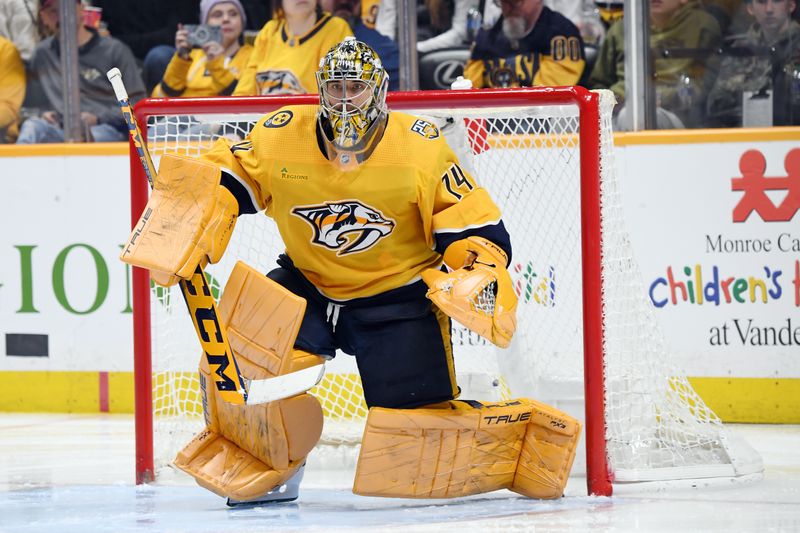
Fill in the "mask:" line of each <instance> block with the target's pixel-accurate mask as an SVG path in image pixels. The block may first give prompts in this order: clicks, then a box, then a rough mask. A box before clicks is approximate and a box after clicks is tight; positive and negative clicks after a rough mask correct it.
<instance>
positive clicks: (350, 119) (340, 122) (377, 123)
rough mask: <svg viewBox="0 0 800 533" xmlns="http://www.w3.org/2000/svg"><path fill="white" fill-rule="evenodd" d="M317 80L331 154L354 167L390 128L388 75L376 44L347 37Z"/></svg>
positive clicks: (332, 51)
mask: <svg viewBox="0 0 800 533" xmlns="http://www.w3.org/2000/svg"><path fill="white" fill-rule="evenodd" d="M317 84H318V85H319V100H320V110H319V115H318V120H319V124H320V129H321V130H322V134H323V137H324V141H325V148H326V150H327V153H328V158H329V159H330V160H332V161H335V162H336V163H337V164H338V165H339V166H341V167H342V168H343V169H345V170H349V169H352V168H355V167H356V166H357V165H358V164H359V163H360V162H362V161H364V160H366V159H367V158H368V157H369V155H370V154H371V153H372V150H374V149H375V146H376V145H377V143H378V141H379V140H380V138H381V137H382V135H383V130H384V129H385V127H386V118H387V116H388V115H387V113H388V109H387V107H386V91H387V88H388V85H389V76H388V75H387V74H386V71H385V70H384V68H383V65H381V60H380V58H379V57H378V54H376V53H375V51H374V50H373V49H372V48H370V47H369V46H367V45H366V44H364V43H362V42H361V41H357V40H356V39H355V37H346V38H345V39H344V40H343V41H342V42H341V43H339V44H337V45H336V46H334V47H333V48H331V49H330V50H329V51H328V53H327V54H325V57H323V58H322V60H321V61H320V63H319V70H318V71H317Z"/></svg>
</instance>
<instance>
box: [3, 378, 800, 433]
mask: <svg viewBox="0 0 800 533" xmlns="http://www.w3.org/2000/svg"><path fill="white" fill-rule="evenodd" d="M181 374H186V376H181V378H182V380H183V381H184V383H187V382H188V381H189V380H190V379H192V378H193V377H194V373H193V372H182V373H181ZM99 376H100V372H68V371H53V372H43V371H29V372H25V371H20V372H0V412H25V413H30V412H57V413H97V412H99V411H100V377H99ZM173 377H174V376H173ZM183 378H185V379H183ZM195 379H196V378H195ZM689 381H690V382H691V384H692V386H693V387H694V388H695V390H696V391H697V393H698V394H699V395H700V396H701V397H702V398H703V400H704V401H705V402H706V403H707V404H708V406H709V407H710V408H711V409H712V410H713V411H714V412H715V413H716V414H717V415H718V416H719V417H720V418H721V419H722V421H723V422H737V423H759V424H800V378H776V379H772V378H707V377H703V378H689ZM325 390H329V391H331V393H330V394H329V395H328V394H326V393H325V392H323V391H325ZM311 392H312V393H315V394H316V395H317V397H318V398H319V399H320V402H321V403H322V404H323V410H324V411H325V412H326V414H330V413H333V414H334V415H336V416H338V417H342V418H349V417H353V416H366V407H365V406H364V405H363V403H361V404H359V405H358V406H357V407H354V404H353V403H352V402H353V400H354V399H356V398H360V397H361V396H362V393H361V382H360V381H359V380H358V376H357V375H355V374H353V375H349V374H347V375H340V374H328V375H326V376H325V378H324V379H323V381H322V383H321V384H320V386H319V387H316V388H315V389H312V390H311ZM108 396H109V402H108V404H109V412H110V413H133V373H132V372H109V373H108ZM184 399H186V400H189V403H193V402H194V401H198V400H199V396H196V392H195V393H192V392H187V393H186V396H184V397H183V398H181V400H184ZM160 407H163V406H160ZM197 414H199V413H197Z"/></svg>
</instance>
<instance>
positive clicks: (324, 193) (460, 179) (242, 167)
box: [204, 106, 500, 300]
mask: <svg viewBox="0 0 800 533" xmlns="http://www.w3.org/2000/svg"><path fill="white" fill-rule="evenodd" d="M204 157H205V159H207V160H209V161H212V162H214V163H216V164H217V165H219V166H220V167H221V168H222V169H223V171H224V172H227V173H228V174H230V175H231V176H232V177H233V178H235V179H236V181H237V182H239V183H240V184H242V185H243V186H244V187H243V188H244V189H246V190H247V193H248V195H249V196H250V198H252V202H253V205H254V206H256V208H257V209H258V210H266V214H267V215H268V216H270V217H272V218H273V219H274V220H275V222H276V224H277V226H278V230H279V231H280V234H281V237H282V239H283V242H284V244H285V246H286V253H287V254H288V255H289V257H291V258H292V260H293V261H294V263H295V265H296V266H297V267H298V268H299V269H300V270H301V271H302V272H303V274H304V275H305V276H306V277H307V278H308V279H309V280H310V281H311V282H312V283H313V284H314V285H316V286H317V287H318V288H319V290H320V291H321V292H322V293H323V294H324V295H325V296H327V297H329V298H331V299H334V300H349V299H352V298H361V297H367V296H373V295H376V294H379V293H382V292H385V291H387V290H390V289H394V288H397V287H401V286H403V285H407V284H409V283H413V282H415V281H417V280H418V279H420V274H421V272H422V271H423V270H425V269H426V268H435V267H438V266H439V265H440V264H441V254H440V253H439V251H437V248H436V241H437V234H438V233H440V232H445V233H446V232H455V233H458V232H460V231H464V230H466V229H469V228H476V227H480V226H483V225H492V224H497V223H498V222H499V220H500V211H499V209H498V208H497V206H496V205H495V204H494V202H493V201H492V199H491V198H490V197H489V194H488V193H487V192H486V190H485V189H483V188H481V187H480V186H479V184H478V183H477V181H476V180H475V178H474V177H473V176H471V175H469V173H467V172H465V171H464V170H463V169H462V168H461V167H460V165H459V163H458V161H457V159H456V157H455V155H454V153H453V151H452V150H451V149H450V147H449V146H448V145H447V142H446V141H445V140H444V137H443V136H442V135H441V133H440V132H439V130H438V128H437V127H436V126H435V125H434V124H432V123H431V122H429V121H427V120H424V119H422V118H418V117H414V116H411V115H406V114H403V113H397V112H393V113H391V114H390V116H389V122H388V125H387V127H386V131H385V133H384V135H383V138H382V139H381V141H380V143H379V144H378V146H377V148H376V149H375V151H374V152H373V153H372V155H371V156H370V157H369V159H368V160H367V161H366V162H363V163H362V164H360V165H359V166H358V168H357V169H355V170H351V171H345V170H341V169H340V168H339V167H337V166H335V165H333V164H332V163H331V162H329V161H328V160H327V159H326V158H325V156H324V155H323V153H322V150H320V147H319V146H318V143H317V140H316V106H290V107H285V108H282V109H280V110H278V111H276V112H274V113H272V114H270V115H268V116H266V117H264V118H262V119H261V120H260V121H259V122H258V123H257V124H256V125H255V126H254V127H253V130H252V131H251V133H250V135H249V137H248V138H247V139H246V140H245V141H242V142H240V143H236V144H230V142H229V141H225V140H220V141H219V142H218V143H217V144H216V145H215V146H214V148H213V149H212V150H211V151H210V152H209V153H207V154H206V155H205V156H204ZM256 216H261V215H256Z"/></svg>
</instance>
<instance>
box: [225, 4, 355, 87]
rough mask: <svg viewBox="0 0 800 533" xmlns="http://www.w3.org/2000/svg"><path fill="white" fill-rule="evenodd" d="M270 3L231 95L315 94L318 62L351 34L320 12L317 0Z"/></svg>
mask: <svg viewBox="0 0 800 533" xmlns="http://www.w3.org/2000/svg"><path fill="white" fill-rule="evenodd" d="M273 2H274V5H273V10H272V12H273V19H272V20H270V21H269V22H267V23H266V24H265V25H264V27H263V28H262V29H261V31H260V32H259V33H258V36H257V37H256V41H255V50H254V51H253V54H252V55H251V56H250V62H249V63H248V64H247V68H246V70H245V72H244V73H243V74H242V76H241V78H240V79H239V84H238V85H237V86H236V89H235V90H234V92H233V94H235V95H253V94H263V95H267V94H303V93H314V92H316V91H317V78H316V72H317V68H318V67H319V61H320V59H321V58H322V57H323V56H324V55H325V54H326V53H327V52H328V50H330V49H331V48H332V47H333V46H334V45H336V44H339V43H340V42H341V41H342V40H343V39H344V38H345V37H347V36H350V35H353V32H352V31H351V30H350V26H349V25H348V24H347V22H346V21H345V20H343V19H341V18H339V17H334V16H332V15H331V14H330V13H326V12H324V11H322V8H321V7H320V6H319V4H318V2H317V0H273Z"/></svg>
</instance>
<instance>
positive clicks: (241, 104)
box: [131, 87, 758, 495]
mask: <svg viewBox="0 0 800 533" xmlns="http://www.w3.org/2000/svg"><path fill="white" fill-rule="evenodd" d="M387 102H388V105H389V107H390V108H391V109H392V110H398V111H405V110H413V111H414V112H415V113H421V114H424V115H425V116H427V115H428V113H432V114H435V115H436V116H449V115H451V114H452V115H453V116H455V117H457V118H456V119H455V120H454V122H455V123H456V124H457V125H458V124H463V125H464V128H463V130H464V131H462V132H461V136H462V137H464V136H466V141H464V144H465V146H466V147H467V148H466V151H467V152H470V151H471V153H469V154H467V157H475V158H476V159H479V158H480V157H482V155H481V152H483V151H484V150H485V149H487V148H491V147H492V146H493V147H495V148H496V150H495V151H496V152H498V153H500V152H509V153H514V152H516V151H523V149H524V150H527V151H530V152H531V153H532V154H535V153H536V152H537V151H539V152H542V153H544V152H548V151H549V150H550V149H551V148H552V147H554V146H555V147H560V146H561V145H564V146H568V148H569V150H570V152H569V153H567V154H566V155H558V156H555V157H554V158H553V159H552V160H550V161H549V162H548V163H546V164H543V165H541V167H540V166H538V164H536V165H533V164H529V163H528V162H522V161H523V160H520V161H521V162H520V163H515V165H516V167H520V166H527V165H530V166H532V167H533V166H535V167H536V174H535V175H534V176H533V177H532V179H536V180H538V179H540V178H541V179H547V176H546V174H547V173H548V172H551V171H552V172H554V173H555V172H560V170H559V169H558V167H559V165H560V164H561V162H563V163H564V165H565V166H570V165H572V164H573V163H574V162H573V161H572V158H576V159H577V161H578V163H577V167H578V168H579V172H578V174H579V175H578V176H576V179H577V180H578V181H579V183H578V185H577V191H578V193H577V195H578V196H579V198H577V199H575V200H573V201H579V204H578V205H579V207H578V209H577V210H576V211H575V212H576V214H577V213H578V212H579V215H578V216H579V221H576V222H575V225H576V228H575V231H574V232H578V231H577V226H578V225H579V234H580V235H579V239H580V243H579V255H580V257H577V258H576V259H575V260H576V261H577V262H579V263H580V267H579V273H578V274H577V275H578V276H579V277H580V281H579V282H578V284H579V285H580V287H579V289H577V288H576V289H575V290H576V291H578V292H577V293H576V295H577V296H575V299H579V300H580V318H578V320H579V321H580V326H581V329H582V332H581V336H582V343H581V344H582V358H581V359H582V360H581V361H580V364H582V367H583V368H582V369H581V370H579V371H580V372H581V374H582V375H581V377H580V381H581V382H582V388H583V391H582V392H583V395H584V398H585V401H584V406H585V407H584V409H585V411H584V412H583V413H576V412H574V411H573V412H571V413H570V414H572V415H573V416H579V417H580V418H583V419H584V421H585V433H584V438H585V442H586V454H585V455H586V462H585V468H586V476H587V480H586V481H587V486H588V491H589V493H590V494H598V495H610V494H611V493H612V482H619V480H620V476H622V478H624V481H626V482H627V481H629V480H630V481H639V480H641V481H659V480H664V479H671V477H670V476H676V477H679V478H687V477H692V476H691V475H692V474H699V475H698V477H712V475H714V474H717V475H719V476H720V477H737V476H739V475H747V474H752V473H754V472H755V471H756V470H758V468H757V465H756V466H752V467H750V468H745V469H743V470H742V469H739V471H737V470H736V468H735V465H734V466H732V467H731V468H721V467H720V468H717V467H718V466H720V465H717V464H714V465H713V468H711V469H710V470H708V469H706V470H703V471H700V470H699V469H697V468H694V463H692V461H695V460H697V461H699V462H701V463H702V462H704V460H705V459H704V458H700V459H694V452H691V454H692V458H691V459H687V460H685V461H684V462H686V463H687V467H688V470H687V469H686V468H684V465H683V464H681V465H679V466H680V469H681V470H682V471H683V470H687V471H688V472H689V474H690V475H687V474H686V473H682V474H680V475H679V474H678V473H677V468H676V467H675V466H673V465H671V464H666V465H665V466H657V467H656V468H655V470H657V471H658V473H657V474H655V475H652V476H648V475H644V476H643V474H642V473H641V472H642V471H643V470H647V469H648V468H649V465H645V466H644V467H641V468H640V466H638V465H640V464H644V463H647V461H648V460H638V459H636V458H633V460H631V461H630V463H631V464H635V465H636V466H633V467H631V469H630V471H629V470H628V469H627V464H628V461H629V458H628V455H630V453H632V452H630V449H631V448H635V447H636V446H637V445H638V444H634V443H632V442H633V441H632V439H634V440H635V439H638V438H639V437H629V436H625V437H620V438H618V437H616V436H615V435H613V434H612V430H614V431H616V430H615V429H614V428H616V427H617V426H618V425H619V424H620V421H619V420H617V419H618V418H620V415H618V414H614V417H615V418H614V420H612V421H611V424H609V423H608V421H607V412H608V409H607V408H609V407H610V408H612V409H619V408H620V407H622V406H620V405H617V404H625V403H626V402H627V401H628V400H626V399H621V400H613V401H612V404H614V405H612V406H608V405H607V394H608V393H610V392H609V390H610V388H612V386H610V385H609V384H608V383H607V382H606V376H605V375H604V372H605V371H606V367H607V364H608V361H607V360H606V358H607V357H608V342H607V339H606V329H607V326H606V324H604V320H608V312H607V311H608V309H607V305H608V302H607V301H605V302H604V283H608V275H607V272H605V273H604V265H603V260H604V255H606V254H604V244H605V243H604V237H605V236H604V232H603V223H604V217H605V218H608V215H604V212H603V206H604V202H605V203H606V204H608V202H607V201H605V200H604V199H603V194H604V190H605V187H609V186H610V185H606V184H604V182H603V180H606V181H607V182H609V183H610V182H611V181H614V182H615V180H616V176H615V175H614V171H613V140H612V139H611V127H610V124H611V119H610V117H611V108H612V107H613V97H612V96H610V94H609V93H606V94H602V93H599V92H591V91H587V90H585V89H583V88H580V87H540V88H525V89H487V90H467V91H425V92H405V93H390V94H389V97H388V99H387ZM609 102H610V103H609ZM317 103H318V97H317V96H316V95H301V96H276V97H223V98H185V99H147V100H144V101H142V102H139V104H137V105H136V107H135V112H136V115H137V118H138V120H139V122H140V124H142V125H145V124H151V123H152V122H153V117H161V118H160V119H159V120H168V117H177V116H190V117H194V119H197V118H198V117H201V116H216V117H220V116H222V117H224V116H226V115H231V116H233V115H263V114H266V113H268V112H270V111H273V110H276V109H278V108H280V107H282V106H285V105H298V104H308V105H316V104H317ZM494 109H497V110H499V111H498V114H497V115H486V116H484V115H483V114H482V113H483V110H487V112H490V111H492V110H494ZM531 109H535V110H536V112H535V113H533V114H532V115H531V116H530V118H518V117H521V116H525V113H527V112H528V110H531ZM565 109H569V110H570V111H569V113H572V114H569V117H570V118H569V119H568V121H566V120H567V119H563V118H562V115H560V113H563V112H564V110H565ZM462 110H467V111H462ZM473 110H479V111H473ZM550 110H554V112H553V114H552V118H551V115H550V114H549V112H550ZM564 116H567V115H564ZM164 117H167V118H164ZM460 117H463V120H460ZM487 117H488V118H487ZM234 121H235V119H234ZM565 121H566V122H565ZM487 123H491V124H494V125H493V126H491V127H489V128H487V127H486V124H487ZM497 124H500V126H498V125H497ZM508 124H512V126H508ZM534 127H535V128H537V129H536V130H535V131H533V129H532V128H534ZM503 128H505V129H503ZM143 129H144V128H143ZM488 130H493V131H488ZM501 130H502V131H501ZM487 139H488V140H487ZM520 139H524V142H525V143H527V144H525V145H524V146H522V145H520V144H519V143H520ZM565 139H566V140H565ZM165 142H167V141H165ZM169 142H171V141H169ZM504 143H506V144H504ZM511 143H513V144H511ZM490 145H491V146H490ZM314 147H315V144H313V143H310V147H309V149H314ZM509 147H511V148H509ZM454 149H455V148H454ZM165 151H170V148H166V149H165ZM456 151H457V153H459V151H458V150H456ZM459 155H461V154H459ZM489 159H490V158H489ZM492 164H497V163H492ZM490 168H491V167H490ZM503 168H505V167H498V169H497V170H495V171H491V172H489V174H497V176H495V178H496V179H502V176H501V175H502V174H504V173H505V172H506V170H503ZM525 172H527V170H526V171H525ZM484 174H487V173H486V172H484ZM476 177H477V178H478V180H479V181H483V180H484V178H485V177H486V176H485V175H481V172H478V173H477V174H476ZM559 179H560V178H559ZM553 181H554V184H553V185H554V186H557V187H560V186H561V185H560V184H559V182H558V179H554V180H553ZM616 187H617V186H616V185H613V187H612V188H611V189H610V190H612V191H613V192H614V193H615V194H616ZM487 188H488V189H489V192H490V194H493V193H494V190H493V187H492V185H491V184H489V185H487ZM514 194H515V191H514V190H513V189H509V191H508V193H507V196H508V197H509V198H512V197H513V196H514ZM148 195H149V190H148V185H147V180H146V178H145V175H144V172H143V170H142V168H141V166H140V164H139V162H138V157H137V156H136V153H135V148H134V147H133V145H131V208H132V212H131V215H132V224H135V223H136V221H137V220H138V217H139V215H140V214H141V212H142V210H143V209H144V206H145V204H146V202H147V198H148ZM493 196H494V194H493ZM612 207H613V206H612ZM501 209H503V210H504V218H505V217H506V216H508V215H506V210H505V208H504V206H502V205H501ZM520 209H523V212H524V211H525V207H522V208H520ZM511 216H523V215H515V214H513V213H512V214H511ZM535 229H536V228H530V230H531V231H533V230H535ZM554 231H557V230H554ZM514 236H515V235H514V233H512V242H513V240H514ZM515 246H516V244H515ZM229 253H230V252H229ZM528 268H530V264H528ZM518 270H524V266H520V267H518ZM607 270H608V269H607V268H606V271H607ZM536 275H537V274H536V273H533V274H530V273H529V274H527V276H528V277H527V278H525V279H526V280H527V281H528V282H529V283H528V285H527V289H526V288H525V287H523V285H524V284H518V285H519V286H518V289H519V290H518V292H525V291H526V290H527V291H528V292H527V293H526V295H527V296H528V297H529V299H530V296H531V292H532V291H533V290H534V289H531V284H530V281H531V279H533V278H534V277H536ZM520 276H521V277H524V276H526V273H525V272H521V273H520ZM552 277H554V276H552ZM132 279H133V308H134V335H133V336H134V352H135V359H134V379H135V395H136V402H135V406H136V407H135V409H136V481H137V483H143V482H150V481H153V480H154V479H155V477H156V470H157V468H156V466H157V465H156V461H155V460H154V457H155V455H156V450H155V449H154V444H153V443H154V415H153V412H154V396H153V390H154V373H153V370H152V369H153V357H152V346H153V338H152V336H151V332H152V331H153V327H154V326H156V325H155V324H154V323H153V320H152V316H151V309H152V303H151V296H152V295H153V294H155V293H156V292H155V291H157V290H156V289H151V285H150V280H149V276H148V273H147V271H144V270H142V269H138V268H134V269H133V277H132ZM553 285H554V284H553ZM552 290H553V291H555V289H552ZM634 292H635V291H634ZM533 296H534V297H535V296H536V295H535V294H534V295H533ZM639 296H641V298H642V299H643V298H644V293H642V294H641V295H639ZM553 307H554V306H553ZM187 320H188V318H187ZM535 321H537V319H536V318H532V319H530V322H531V323H533V322H535ZM525 327H526V321H525V320H524V319H523V320H521V322H520V329H523V328H525ZM567 330H568V331H569V328H567ZM519 333H520V332H519V330H518V336H519ZM522 334H523V336H524V335H525V332H524V331H523V332H522ZM562 335H565V336H566V335H569V333H568V332H565V333H562ZM515 342H516V341H515ZM520 342H523V341H520ZM537 346H538V344H537V341H531V344H530V345H528V344H526V345H524V348H523V349H521V350H519V351H518V352H517V353H522V357H523V358H527V357H529V356H528V353H530V352H534V351H536V347H537ZM191 348H192V349H194V350H195V352H196V353H197V354H199V346H198V345H196V344H195V345H194V346H191ZM482 349H483V348H482ZM543 351H544V350H543ZM558 351H559V350H555V352H556V360H558V353H557V352H558ZM340 357H346V356H338V357H337V359H340ZM498 357H501V356H498ZM530 357H533V356H530ZM458 364H459V363H458V361H457V366H458ZM526 364H527V363H526ZM537 364H538V363H537ZM523 368H527V367H523ZM665 368H666V367H665ZM626 380H630V381H635V380H636V379H635V378H630V377H626V378H624V379H621V380H620V381H626ZM498 381H500V382H503V378H500V379H499V380H498V379H494V380H493V381H492V383H493V384H494V385H495V386H497V383H498ZM655 381H656V382H657V383H658V385H656V386H655V388H659V390H661V388H662V385H661V382H662V381H666V382H667V384H666V385H664V386H663V392H662V393H661V395H662V396H664V395H666V396H670V395H671V394H672V393H671V392H670V391H677V393H676V394H677V395H678V396H680V401H681V402H684V403H688V404H690V405H691V408H689V409H688V410H687V409H684V408H683V406H682V404H681V405H679V406H678V407H677V408H675V409H676V410H677V411H680V413H681V414H680V416H674V417H671V416H669V415H668V414H667V413H668V412H671V410H673V408H672V407H668V408H663V409H661V408H660V409H659V413H657V414H656V415H655V417H656V419H658V420H659V422H655V423H654V424H660V423H661V422H660V420H661V419H663V418H675V419H678V418H680V419H685V418H687V415H686V414H685V413H686V412H691V414H692V416H696V417H697V418H698V423H697V424H694V422H693V423H692V424H693V425H692V428H691V429H690V430H687V429H686V428H685V427H684V426H683V425H681V424H684V422H683V421H680V422H677V424H678V425H679V426H680V428H679V431H678V433H680V434H681V435H682V436H681V437H680V438H679V439H678V440H679V441H680V442H679V443H678V444H677V445H676V444H674V443H668V444H663V443H661V442H658V443H656V444H652V441H654V440H656V441H657V440H658V439H667V440H669V439H673V440H674V436H672V434H673V433H675V431H674V430H673V429H669V430H661V429H652V430H649V429H648V430H646V432H648V435H647V436H646V437H643V438H642V440H643V441H645V442H648V443H650V444H648V445H650V446H652V447H653V448H654V449H655V454H654V455H656V456H660V455H664V453H663V451H664V449H665V448H669V447H673V448H674V447H678V448H681V447H686V448H692V447H696V444H694V443H695V442H700V443H702V445H703V446H708V447H715V449H716V447H719V446H722V444H720V440H725V439H722V438H721V437H719V436H717V433H713V435H712V434H711V432H707V428H709V427H713V429H714V431H716V428H717V426H720V431H722V428H721V425H720V424H719V421H718V419H716V417H715V416H714V415H713V413H711V412H710V410H709V409H708V408H707V407H705V405H704V404H702V400H700V399H699V397H697V396H696V395H695V394H694V391H692V390H690V389H691V387H690V386H689V385H688V382H686V381H685V380H684V379H683V378H677V377H675V376H674V375H673V373H672V372H670V373H669V375H664V376H656V378H655ZM615 383H616V382H615ZM335 386H338V385H334V387H335ZM637 386H639V387H641V384H638V385H637ZM613 387H617V385H613ZM687 387H688V389H687ZM545 388H546V387H545ZM539 390H544V388H542V389H539ZM312 392H314V391H313V390H312ZM526 392H527V394H529V395H535V394H537V391H526ZM337 394H338V393H337ZM634 394H636V393H634ZM516 395H517V396H519V395H520V394H516ZM535 397H537V399H541V400H546V399H545V398H542V397H540V396H538V395H537V396H535ZM475 399H483V398H475ZM338 401H339V400H334V403H336V402H338ZM665 402H666V403H665V405H667V404H669V405H672V403H671V402H674V400H673V399H667V400H665ZM623 406H624V405H623ZM662 411H663V412H662ZM613 412H614V413H617V411H613ZM357 416H358V415H356V418H357ZM647 416H649V414H647V415H645V418H646V417H647ZM621 418H624V415H622V417H621ZM326 424H327V421H326ZM642 425H643V427H646V426H647V423H646V422H644V423H643V424H642ZM651 425H653V424H651ZM695 426H697V427H695ZM636 431H637V432H639V433H641V432H642V431H641V430H639V429H637V430H636ZM690 431H691V432H693V433H694V434H700V436H699V437H698V436H695V435H694V434H693V435H692V436H691V437H690V438H686V437H684V436H683V435H684V434H688V433H689V432H690ZM621 433H622V434H624V433H625V430H622V431H621ZM617 440H621V441H623V444H622V445H621V446H617V445H616V444H614V446H615V447H619V448H620V449H621V451H620V452H619V453H617V452H616V451H612V450H611V447H612V446H611V444H610V443H615V442H616V441H617ZM684 441H686V442H687V443H686V444H684ZM689 442H691V444H690V443H689ZM723 444H724V443H723ZM170 453H173V452H170ZM671 453H674V452H671ZM709 454H710V455H713V456H715V457H716V456H717V455H719V452H718V451H710V452H709ZM610 460H611V464H610ZM660 460H661V459H659V461H660ZM714 461H715V460H714ZM740 462H741V461H740ZM750 462H752V461H750ZM730 463H731V464H733V463H735V461H733V460H731V461H730ZM726 465H727V463H726ZM620 466H622V468H620ZM726 474H730V475H727V476H726ZM638 478H642V479H638ZM651 478H653V479H651Z"/></svg>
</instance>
